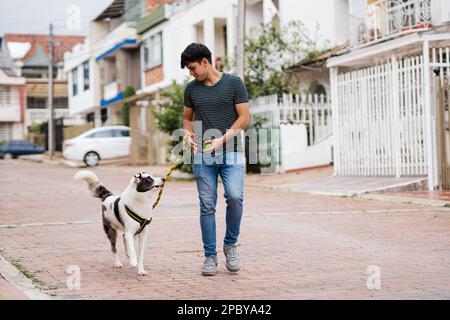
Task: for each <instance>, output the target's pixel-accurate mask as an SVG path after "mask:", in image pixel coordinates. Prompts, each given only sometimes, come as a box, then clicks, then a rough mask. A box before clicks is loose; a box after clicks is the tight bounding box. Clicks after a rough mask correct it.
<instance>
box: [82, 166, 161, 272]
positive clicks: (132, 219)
mask: <svg viewBox="0 0 450 320" xmlns="http://www.w3.org/2000/svg"><path fill="white" fill-rule="evenodd" d="M74 179H75V180H83V181H85V182H86V183H87V184H88V186H89V189H90V190H91V192H92V195H93V196H94V197H96V198H100V199H101V200H102V218H103V228H104V230H105V232H106V235H107V236H108V238H109V241H110V242H111V251H112V253H113V255H114V267H116V268H122V267H123V265H122V263H121V262H120V259H119V255H118V254H117V249H116V239H117V233H118V232H123V243H124V246H125V251H126V253H127V256H128V257H129V258H130V264H131V266H132V267H136V266H137V269H138V274H139V275H141V276H144V275H146V274H147V272H146V271H145V270H144V249H145V242H146V240H147V236H148V227H147V225H148V224H149V223H150V222H151V220H152V205H153V202H154V198H155V195H156V192H155V191H156V190H158V189H159V188H160V187H162V185H163V184H164V180H163V179H161V178H154V177H152V176H151V175H148V174H146V173H138V174H136V175H134V177H133V178H132V179H131V181H130V184H129V185H128V187H127V188H126V189H125V190H124V191H123V192H122V194H121V195H120V196H114V195H113V194H112V193H111V192H110V191H109V190H108V189H106V188H105V187H104V186H103V185H102V184H101V182H100V180H99V179H98V177H97V175H96V174H95V173H93V172H92V171H88V170H82V171H78V172H77V173H76V174H75V176H74ZM134 240H137V243H138V244H139V246H138V250H139V254H138V256H136V249H135V245H134Z"/></svg>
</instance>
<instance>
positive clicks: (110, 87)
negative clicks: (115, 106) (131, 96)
mask: <svg viewBox="0 0 450 320" xmlns="http://www.w3.org/2000/svg"><path fill="white" fill-rule="evenodd" d="M123 98H124V95H123V92H120V91H119V84H118V83H117V81H113V82H111V83H109V84H107V85H105V86H103V99H102V100H101V101H100V105H101V106H102V107H106V106H108V105H110V104H112V103H114V102H117V101H120V100H122V99H123Z"/></svg>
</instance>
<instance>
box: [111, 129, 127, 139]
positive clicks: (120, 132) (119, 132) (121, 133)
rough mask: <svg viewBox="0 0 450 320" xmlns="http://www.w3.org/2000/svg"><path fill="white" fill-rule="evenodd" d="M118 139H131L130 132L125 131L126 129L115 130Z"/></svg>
mask: <svg viewBox="0 0 450 320" xmlns="http://www.w3.org/2000/svg"><path fill="white" fill-rule="evenodd" d="M114 131H115V134H116V137H129V136H130V130H125V129H121V130H114Z"/></svg>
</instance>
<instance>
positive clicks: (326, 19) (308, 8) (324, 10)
mask: <svg viewBox="0 0 450 320" xmlns="http://www.w3.org/2000/svg"><path fill="white" fill-rule="evenodd" d="M348 1H349V0H314V1H303V0H301V1H299V0H280V8H279V9H280V20H281V22H282V23H283V24H287V23H288V22H289V21H293V20H300V21H301V22H302V23H303V24H304V25H305V27H306V29H307V31H308V32H309V34H310V35H311V36H313V35H314V34H315V33H316V27H317V25H319V39H320V40H321V41H320V42H319V43H320V44H321V45H324V44H325V40H329V41H330V44H331V45H332V46H334V45H338V44H340V43H342V42H345V41H346V40H347V39H348Z"/></svg>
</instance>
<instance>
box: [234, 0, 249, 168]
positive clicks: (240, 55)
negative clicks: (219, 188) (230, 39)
mask: <svg viewBox="0 0 450 320" xmlns="http://www.w3.org/2000/svg"><path fill="white" fill-rule="evenodd" d="M245 1H246V0H238V17H237V47H236V74H237V75H238V77H239V78H241V79H242V81H244V63H245V55H244V43H245ZM241 143H242V151H243V153H244V159H245V162H244V171H245V172H247V166H246V165H245V163H247V159H246V157H245V154H246V152H245V132H244V131H242V132H241Z"/></svg>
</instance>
